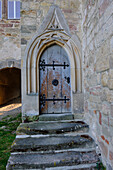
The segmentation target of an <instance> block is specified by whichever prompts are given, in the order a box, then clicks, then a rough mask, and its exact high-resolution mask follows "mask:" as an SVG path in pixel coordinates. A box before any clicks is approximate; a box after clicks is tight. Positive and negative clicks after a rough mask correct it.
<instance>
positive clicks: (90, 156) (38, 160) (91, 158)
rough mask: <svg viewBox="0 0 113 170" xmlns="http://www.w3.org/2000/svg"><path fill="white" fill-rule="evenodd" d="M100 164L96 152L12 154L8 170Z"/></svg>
mask: <svg viewBox="0 0 113 170" xmlns="http://www.w3.org/2000/svg"><path fill="white" fill-rule="evenodd" d="M96 162H98V156H97V154H96V152H95V151H91V152H75V151H67V152H60V153H48V154H44V153H40V154H39V153H36V152H35V153H33V152H31V153H29V152H25V153H17V154H11V157H10V158H9V160H8V164H7V170H16V169H21V170H22V169H44V168H49V167H61V166H73V165H78V164H79V165H80V164H92V163H96Z"/></svg>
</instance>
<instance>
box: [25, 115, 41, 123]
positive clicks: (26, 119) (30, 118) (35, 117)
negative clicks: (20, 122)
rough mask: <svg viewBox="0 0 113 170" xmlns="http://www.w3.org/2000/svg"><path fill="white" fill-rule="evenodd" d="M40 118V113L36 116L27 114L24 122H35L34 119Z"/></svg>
mask: <svg viewBox="0 0 113 170" xmlns="http://www.w3.org/2000/svg"><path fill="white" fill-rule="evenodd" d="M38 119H39V115H36V116H27V115H25V117H24V122H26V123H27V122H33V121H38Z"/></svg>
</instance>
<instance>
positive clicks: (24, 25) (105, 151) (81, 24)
mask: <svg viewBox="0 0 113 170" xmlns="http://www.w3.org/2000/svg"><path fill="white" fill-rule="evenodd" d="M3 2H4V5H3V10H2V12H3V16H2V19H1V20H0V69H4V68H6V67H16V68H20V60H21V64H22V65H23V58H24V55H25V50H26V47H27V45H28V44H29V42H30V40H31V39H32V37H33V36H34V35H35V34H36V33H37V31H38V29H39V27H40V25H41V23H42V22H43V19H44V18H45V16H46V14H47V13H48V10H49V8H50V6H51V5H53V4H56V5H58V6H59V7H60V9H61V10H62V12H63V14H64V17H65V19H66V21H67V25H68V26H69V29H70V32H71V35H75V34H76V35H77V37H78V39H79V41H80V43H81V47H82V59H81V61H82V62H81V63H82V74H81V77H82V92H80V93H75V95H73V96H74V97H73V105H74V107H73V114H74V115H75V117H76V118H80V119H81V118H82V119H84V120H85V121H86V122H87V123H88V124H89V125H90V133H91V135H92V136H93V137H94V138H95V141H96V142H97V144H98V146H99V148H100V150H101V153H102V161H103V163H104V164H105V165H106V167H107V169H108V170H111V169H113V1H112V0H56V1H54V0H32V1H31V0H30V1H26V0H22V1H21V22H20V21H19V20H7V10H6V8H7V3H6V1H5V0H4V1H3ZM20 27H21V30H20ZM20 37H21V42H20ZM0 97H1V96H0ZM77 99H78V100H77Z"/></svg>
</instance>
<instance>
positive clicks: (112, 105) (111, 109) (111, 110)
mask: <svg viewBox="0 0 113 170" xmlns="http://www.w3.org/2000/svg"><path fill="white" fill-rule="evenodd" d="M110 115H111V116H112V117H113V104H111V108H110Z"/></svg>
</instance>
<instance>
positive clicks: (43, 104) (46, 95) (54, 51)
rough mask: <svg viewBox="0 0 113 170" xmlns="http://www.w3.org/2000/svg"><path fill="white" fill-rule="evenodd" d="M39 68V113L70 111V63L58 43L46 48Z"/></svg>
mask: <svg viewBox="0 0 113 170" xmlns="http://www.w3.org/2000/svg"><path fill="white" fill-rule="evenodd" d="M39 68H40V113H41V114H47V113H49V114H51V113H53V114H54V113H59V114H60V113H69V112H71V80H70V64H69V60H68V56H67V53H66V52H65V50H64V49H63V48H62V47H60V46H58V45H52V46H50V47H49V48H47V49H46V50H45V51H44V52H43V54H42V56H41V58H40V63H39Z"/></svg>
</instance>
